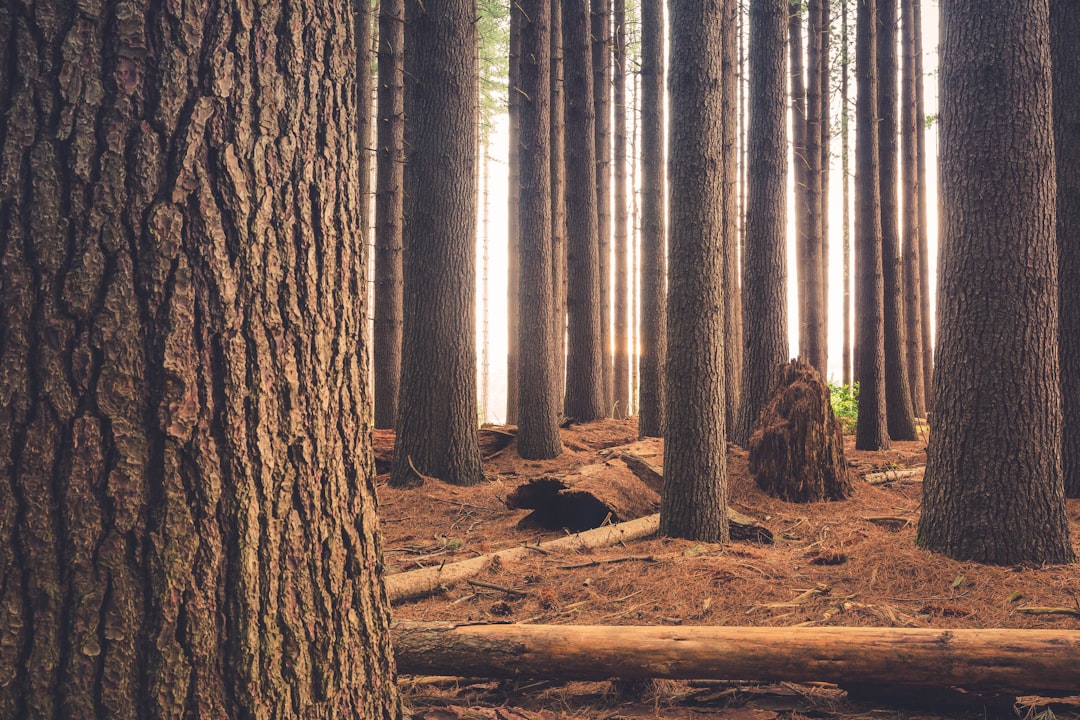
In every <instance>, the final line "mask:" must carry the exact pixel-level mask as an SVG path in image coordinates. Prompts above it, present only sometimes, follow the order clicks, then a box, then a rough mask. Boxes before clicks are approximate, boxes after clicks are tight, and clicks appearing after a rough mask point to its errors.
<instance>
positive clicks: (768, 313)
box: [735, 0, 788, 447]
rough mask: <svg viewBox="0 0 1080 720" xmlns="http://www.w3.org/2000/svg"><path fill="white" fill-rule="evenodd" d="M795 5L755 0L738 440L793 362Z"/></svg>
mask: <svg viewBox="0 0 1080 720" xmlns="http://www.w3.org/2000/svg"><path fill="white" fill-rule="evenodd" d="M787 15H788V0H752V1H751V3H750V28H749V35H750V45H749V51H748V53H747V56H748V58H747V59H748V62H749V72H750V83H751V87H753V88H754V91H753V92H752V93H750V97H749V99H748V105H749V129H748V133H747V139H746V142H747V153H748V155H749V156H750V157H752V158H754V162H753V163H752V164H751V165H750V167H749V168H747V190H746V244H745V249H744V255H743V288H742V291H743V377H742V397H741V403H740V405H741V408H740V411H739V428H738V432H737V433H736V434H735V442H737V443H738V444H739V445H741V446H742V447H746V444H747V443H748V442H749V440H750V433H751V432H752V430H753V428H754V424H755V423H756V422H757V418H758V415H759V414H760V413H761V408H762V406H763V405H764V404H765V401H766V400H768V397H769V392H770V390H772V387H773V385H774V384H775V383H776V378H777V377H778V375H777V372H778V370H779V368H780V366H781V365H782V364H783V363H784V362H786V361H787V359H788V342H787V255H786V247H785V233H786V229H787V212H786V210H787V206H786V199H787V188H786V187H785V180H786V173H787V158H786V147H787V133H786V127H785V122H784V121H785V108H784V92H785V85H786V78H785V77H784V71H785V62H784V60H785V58H784V52H785V46H786V44H787V43H786V27H787V25H786V22H787Z"/></svg>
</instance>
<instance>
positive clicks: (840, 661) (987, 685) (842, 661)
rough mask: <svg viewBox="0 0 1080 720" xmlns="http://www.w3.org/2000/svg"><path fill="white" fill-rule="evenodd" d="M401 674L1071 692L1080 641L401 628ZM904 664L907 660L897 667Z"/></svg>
mask: <svg viewBox="0 0 1080 720" xmlns="http://www.w3.org/2000/svg"><path fill="white" fill-rule="evenodd" d="M394 648H395V652H396V655H397V660H398V663H399V665H400V666H401V668H402V670H403V671H404V672H408V673H423V674H435V675H446V674H452V675H461V676H465V677H525V678H552V679H558V680H606V679H608V678H612V677H620V678H642V679H644V678H676V679H684V680H758V681H764V680H772V681H778V680H788V681H794V682H822V681H824V682H834V683H840V684H841V685H844V684H848V683H851V684H854V683H859V684H874V685H877V686H887V687H895V686H897V685H899V686H908V687H910V688H912V689H914V688H926V687H950V686H958V687H962V688H965V689H968V690H994V691H1002V690H1011V691H1013V692H1017V691H1025V692H1034V691H1040V690H1041V691H1043V692H1046V693H1048V694H1060V693H1062V692H1066V693H1068V692H1072V691H1074V690H1075V689H1076V681H1077V677H1076V665H1077V663H1078V662H1080V632H1076V631H1068V630H1066V631H1061V630H970V629H968V630H939V629H931V628H869V627H851V628H848V627H830V628H809V627H807V628H790V627H783V628H781V627H777V628H767V627H709V626H698V627H662V626H640V625H639V626H629V627H628V626H604V625H588V626H574V625H518V624H505V623H504V624H492V625H477V624H475V623H469V624H458V623H447V622H436V623H424V622H399V623H396V624H395V625H394ZM901 658H902V660H901Z"/></svg>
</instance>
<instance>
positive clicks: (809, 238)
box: [795, 0, 829, 375]
mask: <svg viewBox="0 0 1080 720" xmlns="http://www.w3.org/2000/svg"><path fill="white" fill-rule="evenodd" d="M824 3H825V0H808V1H807V2H806V10H807V13H806V14H807V20H808V22H807V28H806V49H807V52H806V65H807V72H806V94H805V96H803V97H801V100H802V102H803V107H802V116H801V118H800V119H802V120H803V121H804V122H805V123H806V126H805V128H803V129H802V131H801V133H800V134H801V140H802V155H801V156H796V157H795V162H796V163H797V164H799V165H800V170H801V172H802V177H803V182H804V183H805V188H803V190H802V193H801V197H802V201H803V205H802V206H801V207H800V206H796V210H797V211H799V212H802V213H804V214H805V217H804V218H803V224H802V227H803V228H804V231H803V232H802V233H800V234H799V241H800V244H799V285H800V286H801V287H802V288H803V293H804V304H803V306H802V307H800V308H799V312H800V313H801V314H805V318H804V319H800V321H799V327H800V329H802V328H805V333H806V335H805V337H803V339H801V340H800V342H799V354H800V355H802V356H804V357H805V358H806V359H807V360H808V361H809V362H810V363H811V364H812V365H813V366H814V367H815V368H817V370H818V372H820V373H821V374H822V375H825V374H826V373H827V372H828V347H829V344H828V338H827V337H826V328H825V299H826V295H825V285H824V281H825V276H826V271H825V258H824V256H823V255H822V248H823V234H822V229H823V228H822V208H823V205H824V203H823V197H822V146H823V143H822V134H821V130H822V126H823V122H822V120H823V118H822V111H823V110H824V106H823V105H822V96H823V95H824V94H825V92H826V91H827V87H826V86H827V85H828V71H827V63H825V62H823V56H822V26H823V19H824V18H823V16H822V11H823V5H824ZM798 22H799V25H800V26H801V24H802V20H801V18H799V19H798ZM800 40H801V33H800ZM798 52H799V53H800V54H801V53H802V48H801V46H800V47H799V49H798ZM800 63H801V59H800Z"/></svg>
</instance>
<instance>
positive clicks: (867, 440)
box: [855, 0, 889, 450]
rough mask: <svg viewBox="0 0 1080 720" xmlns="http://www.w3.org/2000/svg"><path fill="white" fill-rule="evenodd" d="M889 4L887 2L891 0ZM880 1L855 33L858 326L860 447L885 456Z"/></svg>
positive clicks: (862, 7)
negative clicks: (880, 148)
mask: <svg viewBox="0 0 1080 720" xmlns="http://www.w3.org/2000/svg"><path fill="white" fill-rule="evenodd" d="M886 1H887V0H886ZM876 57H877V0H858V5H857V12H856V29H855V78H856V98H855V172H856V176H855V243H856V251H857V252H856V254H855V263H856V267H855V278H856V285H855V307H856V308H857V310H858V312H857V314H856V316H855V322H856V327H857V330H858V332H857V333H856V337H857V338H858V345H857V348H858V354H857V355H856V364H855V381H856V382H858V383H859V423H858V426H857V427H856V433H855V447H856V448H857V449H859V450H885V449H887V448H888V447H889V431H888V427H887V422H886V418H885V334H884V320H883V317H882V308H883V304H884V292H885V291H884V287H883V285H882V278H881V185H880V182H879V177H880V173H879V167H878V131H877V112H876V109H877V94H878V87H877V86H878V78H877V70H876Z"/></svg>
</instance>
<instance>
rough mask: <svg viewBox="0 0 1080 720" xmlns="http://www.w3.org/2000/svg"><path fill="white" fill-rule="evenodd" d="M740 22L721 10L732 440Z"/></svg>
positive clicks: (738, 313)
mask: <svg viewBox="0 0 1080 720" xmlns="http://www.w3.org/2000/svg"><path fill="white" fill-rule="evenodd" d="M738 20H739V7H738V2H736V1H734V0H732V1H731V2H727V3H726V4H725V8H724V20H723V22H724V27H723V37H724V39H723V48H722V49H721V52H722V54H723V57H722V65H723V77H722V78H721V86H722V93H723V97H722V98H721V109H720V112H721V114H722V118H721V127H722V129H721V133H722V134H723V147H724V154H723V173H724V180H723V204H724V206H723V210H722V212H723V217H724V226H723V228H724V229H723V233H724V234H723V243H724V336H725V337H726V338H727V342H725V343H724V378H725V382H726V384H727V386H726V389H725V392H724V403H725V407H724V426H725V427H726V428H727V434H728V439H729V440H734V439H735V430H736V427H737V424H738V419H739V395H740V390H741V388H742V297H741V294H740V292H739V205H738V203H739V195H738V184H739V147H738V144H739V116H738V113H739V87H738V75H737V71H738V63H739V36H738V34H737V32H736V31H737V29H738Z"/></svg>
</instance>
